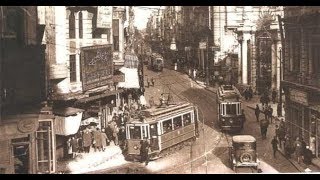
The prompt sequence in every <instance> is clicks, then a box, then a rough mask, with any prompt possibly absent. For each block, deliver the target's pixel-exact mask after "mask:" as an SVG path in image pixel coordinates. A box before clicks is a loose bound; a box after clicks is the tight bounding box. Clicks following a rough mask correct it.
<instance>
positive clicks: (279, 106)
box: [277, 103, 281, 117]
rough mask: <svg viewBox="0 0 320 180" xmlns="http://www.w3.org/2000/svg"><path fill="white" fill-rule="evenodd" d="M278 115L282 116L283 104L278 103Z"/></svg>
mask: <svg viewBox="0 0 320 180" xmlns="http://www.w3.org/2000/svg"><path fill="white" fill-rule="evenodd" d="M277 116H278V117H280V116H281V104H279V103H278V105H277Z"/></svg>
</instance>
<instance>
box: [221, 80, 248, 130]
mask: <svg viewBox="0 0 320 180" xmlns="http://www.w3.org/2000/svg"><path fill="white" fill-rule="evenodd" d="M217 104H218V126H219V128H220V129H221V130H222V131H230V132H239V131H241V130H242V129H243V125H244V122H245V116H244V114H243V111H242V108H241V94H240V92H239V90H238V89H237V88H236V87H235V86H233V85H221V86H220V87H219V88H218V90H217Z"/></svg>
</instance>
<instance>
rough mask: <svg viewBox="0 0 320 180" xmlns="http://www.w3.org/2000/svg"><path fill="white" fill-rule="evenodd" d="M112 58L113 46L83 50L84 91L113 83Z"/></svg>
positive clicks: (83, 48) (98, 46)
mask: <svg viewBox="0 0 320 180" xmlns="http://www.w3.org/2000/svg"><path fill="white" fill-rule="evenodd" d="M112 58H113V57H112V46H111V45H97V46H89V47H82V48H81V70H82V71H81V72H82V88H83V90H84V91H86V90H89V89H93V88H97V87H100V86H104V85H107V84H108V83H110V82H112V75H113V60H112Z"/></svg>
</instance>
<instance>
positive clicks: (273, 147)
mask: <svg viewBox="0 0 320 180" xmlns="http://www.w3.org/2000/svg"><path fill="white" fill-rule="evenodd" d="M278 143H279V142H278V140H277V137H276V136H274V137H273V139H272V140H271V144H272V150H273V157H274V158H276V152H277V151H278Z"/></svg>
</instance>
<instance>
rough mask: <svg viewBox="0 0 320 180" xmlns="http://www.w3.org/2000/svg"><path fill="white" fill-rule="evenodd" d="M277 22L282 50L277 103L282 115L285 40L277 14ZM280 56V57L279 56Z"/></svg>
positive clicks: (280, 20)
mask: <svg viewBox="0 0 320 180" xmlns="http://www.w3.org/2000/svg"><path fill="white" fill-rule="evenodd" d="M278 22H279V29H280V36H281V46H282V50H280V87H279V89H280V90H279V91H280V93H279V104H280V110H279V111H280V116H282V82H281V81H282V78H283V77H282V69H283V70H284V63H282V62H284V61H285V41H284V34H283V28H282V19H281V16H280V15H278ZM281 57H282V58H281Z"/></svg>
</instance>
